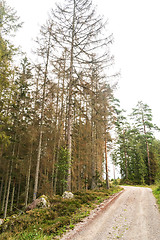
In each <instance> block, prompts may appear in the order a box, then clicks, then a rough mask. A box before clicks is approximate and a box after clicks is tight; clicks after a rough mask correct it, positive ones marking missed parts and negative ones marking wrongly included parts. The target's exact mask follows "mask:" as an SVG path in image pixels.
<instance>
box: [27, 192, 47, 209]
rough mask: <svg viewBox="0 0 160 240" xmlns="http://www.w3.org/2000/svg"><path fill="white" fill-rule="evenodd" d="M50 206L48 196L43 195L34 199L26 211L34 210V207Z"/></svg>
mask: <svg viewBox="0 0 160 240" xmlns="http://www.w3.org/2000/svg"><path fill="white" fill-rule="evenodd" d="M47 207H50V204H49V201H48V198H47V196H45V195H42V196H41V197H39V198H37V199H36V200H34V201H33V202H32V203H31V204H29V205H28V207H27V208H26V211H30V210H33V209H34V208H47Z"/></svg>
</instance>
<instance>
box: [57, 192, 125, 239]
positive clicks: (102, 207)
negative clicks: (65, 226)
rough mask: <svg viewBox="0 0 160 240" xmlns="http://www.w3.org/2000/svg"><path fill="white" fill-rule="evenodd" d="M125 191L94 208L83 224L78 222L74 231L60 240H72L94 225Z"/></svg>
mask: <svg viewBox="0 0 160 240" xmlns="http://www.w3.org/2000/svg"><path fill="white" fill-rule="evenodd" d="M124 191H125V189H122V190H121V191H120V192H118V193H114V194H113V195H112V196H110V197H109V198H108V199H106V200H104V201H103V202H102V203H100V204H99V205H98V206H97V207H96V208H94V209H93V210H92V211H91V213H90V214H89V216H87V217H85V218H84V219H83V220H82V221H81V222H78V223H77V224H76V225H75V227H74V229H71V230H69V231H67V232H66V233H64V234H63V235H62V237H60V238H58V239H60V240H70V239H72V238H73V237H75V236H76V235H77V233H79V232H80V231H81V230H82V229H83V228H84V227H86V226H88V225H89V224H91V223H92V221H93V220H95V218H96V217H97V216H99V215H100V214H101V213H103V211H105V210H106V209H107V208H108V207H109V206H110V205H111V204H112V203H114V201H115V200H116V199H117V198H118V197H119V196H120V195H121V194H122V193H123V192H124Z"/></svg>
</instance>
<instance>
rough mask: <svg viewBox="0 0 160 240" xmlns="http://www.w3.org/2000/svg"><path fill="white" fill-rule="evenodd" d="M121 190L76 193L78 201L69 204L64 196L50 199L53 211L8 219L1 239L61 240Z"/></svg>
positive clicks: (39, 211) (43, 211) (115, 188)
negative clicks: (68, 231)
mask: <svg viewBox="0 0 160 240" xmlns="http://www.w3.org/2000/svg"><path fill="white" fill-rule="evenodd" d="M120 190H121V188H119V187H111V188H110V189H109V190H106V189H98V190H94V191H85V192H76V193H74V199H68V200H66V199H63V198H62V197H60V196H53V197H52V198H51V197H50V198H49V201H50V208H46V209H34V210H31V211H28V212H27V213H25V214H23V215H21V216H16V217H15V216H11V217H9V218H7V219H6V221H5V224H3V225H1V226H0V239H2V240H30V239H33V240H34V239H35V240H41V239H44V240H45V239H46V240H50V239H57V236H61V235H62V234H63V233H64V232H66V231H67V230H69V229H73V228H74V225H75V224H76V223H77V222H80V221H81V220H82V219H83V218H84V217H86V216H88V215H89V214H90V211H91V210H92V209H94V208H95V207H96V206H97V205H98V204H100V203H101V202H102V201H103V200H105V199H107V198H109V196H111V195H112V194H114V193H116V192H119V191H120Z"/></svg>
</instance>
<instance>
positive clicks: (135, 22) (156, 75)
mask: <svg viewBox="0 0 160 240" xmlns="http://www.w3.org/2000/svg"><path fill="white" fill-rule="evenodd" d="M61 1H62V0H61ZM6 2H7V3H8V5H9V6H11V7H14V8H15V10H17V15H18V16H20V18H21V21H23V22H24V24H23V28H22V29H20V30H19V32H18V33H17V37H16V42H17V44H19V45H21V46H22V50H23V51H26V52H27V54H28V56H31V49H32V47H33V39H35V38H36V36H37V35H38V32H39V29H40V26H41V25H42V24H43V23H45V21H46V19H47V16H48V13H49V11H50V9H51V8H54V7H55V2H59V1H58V0H57V1H56V0H45V1H44V0H27V1H22V0H6ZM93 4H94V5H96V8H97V12H98V13H99V14H102V15H104V19H108V32H109V33H113V36H114V43H113V46H112V47H111V53H112V54H113V55H114V56H115V70H116V71H120V73H121V76H120V78H119V82H118V89H117V91H116V92H115V96H116V97H117V98H119V99H120V102H121V107H122V108H123V109H125V110H127V112H128V113H130V112H131V109H132V108H133V107H135V106H136V104H137V102H138V101H142V102H143V103H146V104H148V105H149V107H150V108H151V109H152V113H153V122H154V123H155V124H157V125H158V126H159V127H160V109H159V103H160V93H159V92H160V66H159V64H160V14H159V9H160V8H159V7H160V2H159V0H93ZM157 138H159V139H160V134H159V135H157Z"/></svg>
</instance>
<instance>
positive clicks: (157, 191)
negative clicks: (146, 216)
mask: <svg viewBox="0 0 160 240" xmlns="http://www.w3.org/2000/svg"><path fill="white" fill-rule="evenodd" d="M152 190H153V194H154V196H155V198H156V199H157V204H158V207H159V210H160V184H159V185H158V186H154V187H153V188H152Z"/></svg>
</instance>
